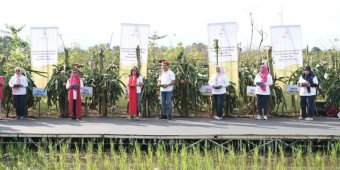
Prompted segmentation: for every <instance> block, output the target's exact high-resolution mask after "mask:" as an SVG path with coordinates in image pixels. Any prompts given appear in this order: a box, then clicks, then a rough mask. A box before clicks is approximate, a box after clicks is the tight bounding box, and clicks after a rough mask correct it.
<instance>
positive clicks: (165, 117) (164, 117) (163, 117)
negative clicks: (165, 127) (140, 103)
mask: <svg viewBox="0 0 340 170" xmlns="http://www.w3.org/2000/svg"><path fill="white" fill-rule="evenodd" d="M159 119H167V116H164V115H163V116H162V117H160V118H159Z"/></svg>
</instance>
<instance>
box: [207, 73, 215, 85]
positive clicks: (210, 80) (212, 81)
mask: <svg viewBox="0 0 340 170" xmlns="http://www.w3.org/2000/svg"><path fill="white" fill-rule="evenodd" d="M208 84H209V86H213V85H215V76H214V75H212V76H211V77H210V79H209V81H208Z"/></svg>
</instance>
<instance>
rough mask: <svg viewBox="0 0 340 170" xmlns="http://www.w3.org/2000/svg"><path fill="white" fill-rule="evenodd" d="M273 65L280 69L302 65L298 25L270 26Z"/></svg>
mask: <svg viewBox="0 0 340 170" xmlns="http://www.w3.org/2000/svg"><path fill="white" fill-rule="evenodd" d="M270 32H271V37H272V57H273V59H274V66H275V67H276V69H278V70H282V69H284V68H286V67H288V66H291V65H300V64H301V65H302V64H303V59H302V46H301V29H300V26H299V25H292V26H273V27H270Z"/></svg>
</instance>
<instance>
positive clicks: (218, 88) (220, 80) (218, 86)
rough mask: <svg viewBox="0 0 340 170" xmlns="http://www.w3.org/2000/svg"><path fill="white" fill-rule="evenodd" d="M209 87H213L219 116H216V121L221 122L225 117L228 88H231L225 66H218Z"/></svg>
mask: <svg viewBox="0 0 340 170" xmlns="http://www.w3.org/2000/svg"><path fill="white" fill-rule="evenodd" d="M209 86H211V87H212V94H213V98H214V104H215V108H216V113H217V116H215V117H214V119H216V120H221V119H222V115H223V104H224V98H225V94H226V92H227V90H226V88H227V87H228V86H229V79H228V77H227V75H225V72H224V68H223V66H221V65H218V66H216V72H215V73H214V74H213V75H212V76H211V78H210V80H209Z"/></svg>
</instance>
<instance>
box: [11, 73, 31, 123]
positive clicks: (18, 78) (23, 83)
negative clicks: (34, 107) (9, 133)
mask: <svg viewBox="0 0 340 170" xmlns="http://www.w3.org/2000/svg"><path fill="white" fill-rule="evenodd" d="M14 71H15V73H14V75H13V76H12V78H11V80H9V87H11V88H12V92H13V97H14V102H15V110H16V114H17V116H16V119H24V113H25V100H26V87H28V82H27V78H26V77H25V76H23V75H22V71H21V68H20V67H17V68H15V69H14Z"/></svg>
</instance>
